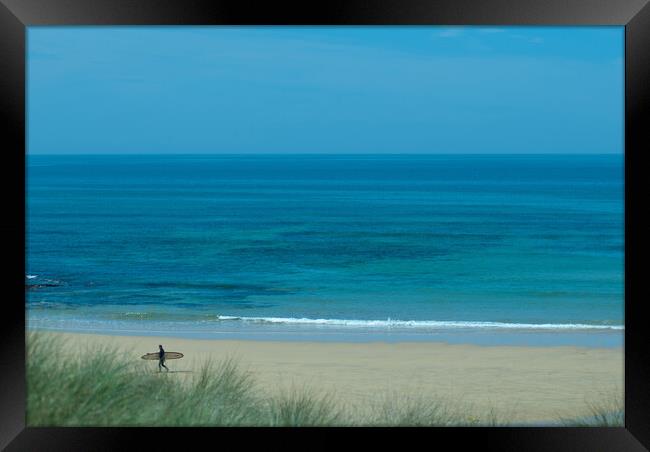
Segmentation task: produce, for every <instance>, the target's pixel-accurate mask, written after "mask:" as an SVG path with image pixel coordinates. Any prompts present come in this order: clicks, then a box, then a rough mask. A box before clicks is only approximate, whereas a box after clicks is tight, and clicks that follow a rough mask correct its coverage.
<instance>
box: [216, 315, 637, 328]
mask: <svg viewBox="0 0 650 452" xmlns="http://www.w3.org/2000/svg"><path fill="white" fill-rule="evenodd" d="M218 319H219V320H225V321H241V322H248V323H269V324H295V325H324V326H342V327H360V328H422V329H432V330H437V329H443V330H444V329H461V328H466V329H471V328H483V329H514V330H623V329H625V327H624V326H623V325H590V324H582V323H505V322H472V321H438V320H393V319H386V320H352V319H309V318H294V317H234V316H219V317H218Z"/></svg>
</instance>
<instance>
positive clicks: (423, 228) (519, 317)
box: [25, 155, 624, 345]
mask: <svg viewBox="0 0 650 452" xmlns="http://www.w3.org/2000/svg"><path fill="white" fill-rule="evenodd" d="M623 200H624V177H623V156H505V155H502V156H499V155H488V156H439V155H438V156H432V155H429V156H415V155H410V156H404V155H401V156H397V155H395V156H378V155H376V156H354V155H345V156H307V155H303V156H296V155H291V156H286V155H285V156H280V155H267V156H197V155H195V156H28V158H27V199H26V204H27V219H26V221H27V237H26V239H27V249H26V258H27V269H28V270H27V275H26V276H25V278H26V282H25V284H26V300H27V309H28V321H29V326H30V327H32V328H49V329H66V330H74V331H97V332H109V333H110V332H117V333H120V332H132V333H141V334H162V333H165V334H174V335H186V336H192V335H194V336H196V337H226V336H228V335H236V334H245V335H248V336H250V337H254V338H255V337H258V336H259V335H264V334H267V335H268V336H269V337H284V336H283V335H285V336H286V337H293V338H295V337H301V338H303V339H304V338H311V339H315V340H319V339H323V338H326V337H337V338H347V339H350V338H352V337H355V335H357V336H356V337H367V338H375V339H382V340H383V339H388V340H390V338H411V339H413V338H415V339H416V340H429V339H433V340H435V339H448V340H453V338H458V337H461V333H462V335H464V336H463V337H464V338H465V339H467V338H468V337H469V338H471V337H474V338H478V339H477V340H478V341H479V342H490V340H493V341H494V338H495V337H499V338H512V337H515V336H517V337H519V338H520V339H521V338H529V339H530V341H532V342H539V343H545V341H546V342H548V343H555V342H557V341H558V340H559V342H561V343H581V341H583V339H582V338H585V337H589V338H590V339H589V341H591V342H590V343H594V341H596V342H598V341H600V342H599V343H602V344H605V345H616V344H618V345H620V344H621V343H622V334H623V329H622V328H623V323H624V321H623V306H624V302H623V300H624V294H623V288H624V270H623V257H624V252H623V249H624V224H623ZM273 335H275V336H273ZM490 338H492V339H490ZM558 338H560V339H558ZM594 338H600V339H594ZM352 340H354V339H352ZM530 341H529V342H530ZM554 341H555V342H554ZM583 342H584V341H583Z"/></svg>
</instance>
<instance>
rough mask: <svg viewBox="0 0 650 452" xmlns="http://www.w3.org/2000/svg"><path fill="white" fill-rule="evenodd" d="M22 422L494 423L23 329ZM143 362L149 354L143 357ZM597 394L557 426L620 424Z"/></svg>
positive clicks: (225, 364) (443, 405)
mask: <svg viewBox="0 0 650 452" xmlns="http://www.w3.org/2000/svg"><path fill="white" fill-rule="evenodd" d="M26 343H27V368H26V370H27V425H29V426H282V427H293V426H501V425H515V424H513V423H511V422H510V420H508V419H505V418H502V417H500V416H499V415H497V414H496V412H494V411H488V412H485V413H478V412H477V410H473V409H472V408H471V406H469V405H467V404H464V403H462V402H461V401H459V400H452V399H450V398H445V397H442V396H441V397H431V396H427V397H425V396H418V395H413V394H411V395H404V394H398V393H394V394H386V395H384V396H383V397H380V400H379V401H378V402H376V403H372V404H368V406H364V407H356V408H355V407H349V406H342V405H340V403H339V402H337V401H336V400H337V399H336V398H335V397H333V396H332V394H328V393H323V392H320V391H317V390H316V389H317V388H314V387H307V386H304V387H298V388H296V387H292V388H290V389H284V390H281V391H279V392H273V393H269V392H268V391H265V390H263V389H262V388H261V387H260V386H259V385H258V384H257V383H256V381H255V379H254V378H253V376H252V374H251V373H249V372H246V371H244V370H242V369H241V367H240V366H239V365H238V362H237V360H236V359H234V358H228V359H224V360H221V361H206V362H205V363H203V365H202V366H201V368H200V370H199V371H198V372H195V373H193V374H192V375H191V376H190V377H189V378H187V379H179V378H175V375H174V373H173V372H170V373H166V372H161V373H157V372H151V369H150V367H149V368H147V366H146V364H145V363H144V362H142V361H141V360H140V362H138V361H133V360H129V359H128V358H127V357H126V356H125V354H124V352H121V351H119V350H117V349H114V348H111V347H97V346H95V347H86V348H84V349H82V350H79V351H77V352H76V353H70V351H69V349H66V347H67V344H66V341H65V339H63V338H61V337H51V336H45V335H42V334H39V333H29V334H28V335H27V341H26ZM149 364H150V363H149ZM617 403H618V402H617V400H615V399H611V400H609V399H604V400H603V401H602V402H599V404H592V405H590V409H591V411H590V413H591V414H590V415H589V416H586V417H582V418H573V419H565V418H560V419H557V420H555V421H556V422H557V423H558V425H566V426H620V425H623V410H622V405H617Z"/></svg>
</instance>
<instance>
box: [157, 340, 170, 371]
mask: <svg viewBox="0 0 650 452" xmlns="http://www.w3.org/2000/svg"><path fill="white" fill-rule="evenodd" d="M158 348H159V349H160V351H158V372H162V368H163V367H164V368H165V369H167V372H169V368H168V367H167V366H165V349H164V348H163V346H162V345H159V346H158ZM161 366H162V367H161Z"/></svg>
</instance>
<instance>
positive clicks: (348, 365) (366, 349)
mask: <svg viewBox="0 0 650 452" xmlns="http://www.w3.org/2000/svg"><path fill="white" fill-rule="evenodd" d="M44 334H52V335H57V336H62V337H64V338H65V339H66V340H67V341H68V344H69V346H68V348H67V350H69V351H70V352H71V353H73V352H75V351H80V350H83V349H84V348H85V347H87V346H89V347H93V346H95V345H105V346H114V347H117V348H118V349H119V350H122V351H123V352H124V353H125V354H127V356H132V357H133V360H135V361H139V362H141V363H142V364H143V365H145V366H149V365H150V367H151V371H152V372H157V362H156V361H147V362H145V361H142V360H140V356H141V355H143V354H144V353H147V352H153V351H156V350H157V347H158V344H163V345H164V347H165V349H166V350H167V351H179V352H182V353H184V354H185V357H184V358H182V359H180V360H170V361H168V362H167V364H168V366H169V368H170V370H171V372H170V373H169V374H168V375H166V376H165V377H162V376H161V377H162V378H177V379H181V380H182V379H187V378H190V377H191V376H192V375H193V374H194V373H195V372H196V371H197V370H198V369H199V368H200V366H201V363H203V362H205V361H206V360H208V359H212V360H223V359H225V358H228V357H231V358H235V359H236V360H237V361H238V362H239V364H240V366H241V368H242V369H243V370H246V371H249V372H251V373H252V376H253V377H254V379H255V381H256V382H257V383H258V385H259V389H260V390H262V391H268V392H274V391H275V392H277V391H282V390H291V389H292V388H304V387H308V388H311V389H314V390H316V391H320V392H326V393H329V394H332V396H333V397H335V398H337V399H338V400H339V401H340V402H341V403H342V404H344V405H345V404H347V405H348V406H350V407H353V408H356V409H363V407H368V406H371V405H372V404H373V403H375V402H380V401H381V400H382V397H386V396H387V395H389V394H392V395H393V396H397V397H400V398H402V397H404V398H407V397H420V396H425V397H429V396H437V397H442V398H443V399H446V400H450V401H453V402H456V403H462V404H464V405H466V406H467V407H468V409H470V410H471V411H472V412H476V413H486V412H488V411H490V410H493V412H494V413H495V414H496V415H498V416H499V417H500V418H502V419H503V418H505V419H508V420H509V421H511V422H544V421H548V420H557V419H558V417H561V416H566V417H571V416H580V415H584V414H587V412H588V408H587V403H588V402H598V401H601V400H603V399H604V398H607V397H612V396H619V397H622V393H623V369H624V368H623V350H622V349H617V348H580V347H566V346H562V347H521V346H478V345H450V344H446V343H434V342H430V343H426V342H424V343H423V342H420V343H407V342H403V343H382V342H370V343H325V342H273V341H248V340H237V341H233V340H198V339H197V340H195V339H180V338H173V337H152V336H108V335H106V336H104V335H94V334H78V333H44Z"/></svg>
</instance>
